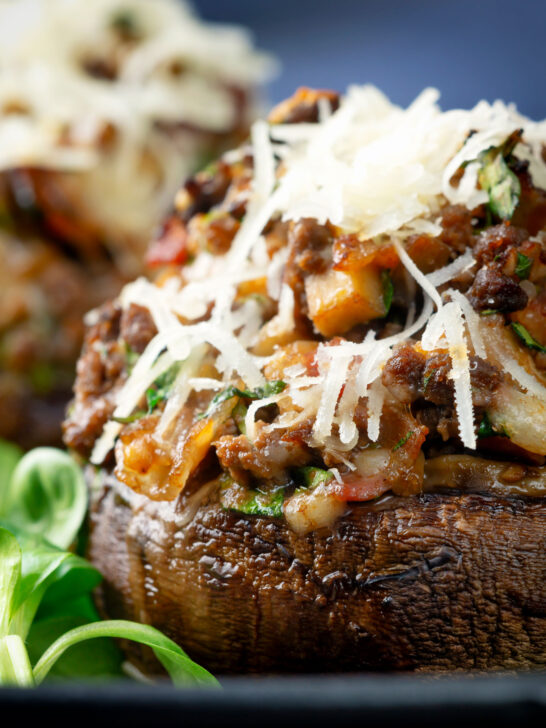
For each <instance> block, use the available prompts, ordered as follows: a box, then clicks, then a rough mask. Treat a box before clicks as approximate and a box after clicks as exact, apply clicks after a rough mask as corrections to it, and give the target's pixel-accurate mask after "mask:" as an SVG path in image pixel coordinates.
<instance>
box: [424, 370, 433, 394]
mask: <svg viewBox="0 0 546 728" xmlns="http://www.w3.org/2000/svg"><path fill="white" fill-rule="evenodd" d="M435 371H436V369H431V370H430V372H429V373H428V374H425V376H424V377H423V393H425V392H426V391H427V387H428V383H429V382H430V378H431V377H432V375H433V374H434V372H435Z"/></svg>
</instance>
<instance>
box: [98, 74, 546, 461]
mask: <svg viewBox="0 0 546 728" xmlns="http://www.w3.org/2000/svg"><path fill="white" fill-rule="evenodd" d="M437 99H438V92H437V91H435V90H433V89H428V90H425V91H424V92H423V93H422V94H421V95H420V96H419V97H418V98H417V99H416V100H415V101H414V103H413V104H411V106H410V107H409V108H408V109H402V108H400V107H398V106H395V105H393V104H391V103H390V102H389V101H388V99H387V98H386V97H385V96H384V95H383V94H381V93H380V92H379V91H378V90H377V89H375V88H374V87H371V86H364V87H353V88H351V89H349V91H348V93H347V95H346V96H345V98H344V99H342V101H341V104H340V107H339V109H338V110H337V111H335V112H333V113H331V110H330V109H324V108H322V109H321V114H320V121H319V123H317V124H283V125H269V126H268V125H267V124H266V123H265V122H263V121H260V122H257V123H256V124H255V125H254V127H253V131H252V146H253V154H254V178H253V186H252V189H251V192H250V198H249V203H248V207H247V215H246V217H245V220H244V222H243V224H242V226H241V228H240V229H239V231H238V233H237V235H236V237H235V239H234V241H233V244H232V246H231V249H230V250H229V252H228V253H227V254H226V255H225V256H211V255H209V254H207V253H202V254H201V255H200V256H199V257H198V259H197V260H196V262H195V263H194V264H192V265H191V266H189V267H187V268H186V269H185V270H184V271H183V273H182V275H181V277H180V279H179V280H175V279H170V280H169V281H168V282H167V284H166V285H165V286H164V287H163V288H157V287H156V286H154V285H153V284H150V283H148V282H145V281H137V282H135V283H134V284H131V285H130V286H128V287H127V288H126V289H125V291H124V292H123V295H122V297H121V304H122V306H124V307H127V306H128V305H129V304H130V303H131V302H138V303H139V304H140V305H145V306H147V307H148V308H149V310H150V312H151V315H152V317H153V319H154V322H155V324H156V326H157V329H158V334H157V336H156V337H155V338H154V340H153V341H152V342H150V344H149V346H148V348H147V350H146V351H145V352H144V354H143V355H142V357H141V360H140V361H139V364H137V366H136V367H135V369H134V370H133V372H132V374H131V376H130V377H129V379H128V381H127V383H126V384H125V386H124V387H123V388H122V390H121V391H120V392H119V395H118V399H117V409H116V411H115V415H116V416H127V415H129V414H130V413H131V411H132V410H133V409H134V407H135V406H136V404H137V402H138V399H139V397H141V396H142V395H143V394H144V392H145V389H146V387H147V386H148V385H149V383H150V382H151V381H153V378H154V376H157V374H158V373H159V371H160V370H161V371H163V370H164V369H165V368H167V366H168V365H169V363H170V362H172V361H176V360H182V359H183V360H185V361H186V365H185V367H186V366H187V372H186V373H184V372H185V367H183V368H182V370H181V374H180V375H179V378H178V380H177V383H176V386H175V388H174V392H173V393H172V394H171V399H170V401H169V403H168V404H167V407H166V409H165V411H164V413H163V415H162V422H161V423H160V426H159V432H160V433H163V434H164V433H166V432H167V431H168V426H169V424H170V423H171V422H172V418H173V417H175V416H176V412H177V411H179V410H180V408H181V407H182V406H183V404H184V402H185V401H186V399H187V396H188V395H189V393H190V391H191V388H192V385H189V381H190V380H189V377H194V376H195V374H194V373H195V371H196V369H197V368H198V360H199V356H202V355H203V354H202V352H203V348H202V347H203V342H206V343H207V344H209V345H211V346H213V347H215V348H216V349H218V351H219V352H220V356H219V357H218V360H217V364H216V366H217V368H218V370H219V371H220V372H222V373H223V381H224V382H229V381H230V378H232V377H233V376H234V375H235V374H236V375H237V376H239V377H241V378H242V379H243V380H244V382H245V384H246V385H247V386H248V387H253V386H256V385H257V384H259V383H260V382H262V381H263V374H262V368H263V366H264V365H265V363H266V362H267V360H265V359H260V358H259V357H256V356H253V355H252V354H250V353H249V349H250V348H251V346H252V343H253V342H254V337H255V334H256V333H257V330H258V329H259V327H260V322H261V320H260V314H259V311H258V310H256V308H253V306H252V305H251V304H250V303H248V304H245V305H244V306H243V307H242V308H239V309H237V310H236V311H232V304H233V300H234V296H235V290H236V286H237V285H238V284H239V283H241V282H243V281H246V280H252V279H254V278H260V277H263V276H265V277H267V281H268V293H269V294H270V295H271V296H272V297H273V298H275V299H276V300H277V301H278V303H279V312H278V315H277V317H276V319H275V320H274V322H275V325H276V326H278V327H279V329H284V330H285V331H289V330H290V328H291V327H292V328H293V326H294V319H293V306H294V300H293V293H292V291H291V290H290V289H288V286H286V284H283V283H282V270H283V266H284V263H285V262H286V251H282V250H281V251H279V252H278V253H277V254H276V255H275V257H274V258H273V259H272V260H269V259H268V257H267V255H266V253H265V243H264V239H263V237H262V235H261V233H262V230H263V228H264V226H265V225H266V223H267V222H268V221H269V220H270V219H271V218H272V217H275V216H276V217H278V218H281V219H283V220H298V219H300V218H302V217H313V218H316V219H317V220H318V221H319V222H321V223H325V222H326V221H329V222H330V223H332V224H334V225H336V226H337V227H338V228H339V229H340V231H341V232H352V233H356V234H357V235H358V236H360V237H361V238H362V240H369V239H370V238H372V239H373V238H376V239H378V240H379V239H382V240H384V239H385V236H388V238H389V239H390V240H391V241H392V242H393V244H394V246H395V249H396V251H397V253H398V256H399V259H400V261H401V263H402V264H403V265H404V266H405V268H406V269H407V272H408V273H409V275H410V276H412V277H413V278H414V279H415V281H416V283H417V284H418V285H419V286H420V287H421V289H422V291H423V299H424V305H423V308H422V310H421V311H420V312H419V313H418V315H417V317H415V312H413V311H412V310H410V312H409V315H408V320H407V322H406V326H405V328H404V330H403V331H402V332H401V333H399V334H396V335H395V336H390V337H388V338H384V339H376V337H375V333H374V332H372V331H370V332H369V333H368V334H367V336H366V337H365V339H364V341H363V342H362V343H358V344H357V343H352V342H348V341H345V342H342V343H341V344H340V345H338V346H325V345H321V346H319V349H318V354H317V358H316V361H317V365H318V371H319V373H318V375H317V376H315V377H310V376H308V375H307V373H306V372H305V371H303V369H301V370H300V369H297V368H296V369H295V370H293V371H291V370H288V371H287V372H286V373H285V376H284V380H285V381H286V383H287V387H286V389H285V390H284V391H283V392H282V393H281V394H278V395H274V397H271V398H268V399H267V400H256V401H254V402H253V403H252V405H251V406H250V407H249V410H248V413H247V418H246V428H247V435H248V436H249V437H250V439H252V438H253V436H254V416H255V413H256V412H257V410H258V409H259V408H260V406H263V405H264V404H266V403H271V402H274V401H275V402H279V401H281V400H283V399H284V398H290V400H291V401H292V405H293V406H292V407H291V408H285V409H286V411H285V412H284V413H283V414H281V415H280V416H279V417H278V418H277V420H276V421H275V422H274V423H272V424H270V425H268V427H288V426H290V425H293V424H294V423H295V422H296V421H298V420H299V419H305V418H307V417H313V418H314V427H313V438H314V441H315V443H316V444H317V445H320V446H323V447H327V448H329V449H330V450H331V452H335V453H336V454H337V455H338V459H339V461H340V462H345V463H346V464H347V465H348V466H349V467H351V463H350V461H349V460H347V459H346V458H344V456H343V453H344V452H348V451H349V450H351V449H352V448H353V447H354V446H355V445H356V443H357V441H358V436H359V433H358V430H357V427H356V425H355V423H354V421H353V418H354V412H355V407H356V405H357V403H358V401H359V399H360V398H362V397H364V398H367V400H368V425H367V427H368V431H367V435H368V437H369V438H370V439H371V440H372V441H375V440H377V439H378V436H379V432H380V422H381V414H382V408H383V402H384V398H385V394H386V391H385V389H384V387H383V385H382V384H381V372H382V369H383V367H384V365H385V363H386V361H387V360H388V358H389V357H390V356H391V354H392V349H393V347H394V346H395V345H397V344H399V343H401V342H403V341H405V340H407V339H408V338H410V337H411V336H412V335H414V334H416V333H418V332H422V347H423V349H424V350H427V351H432V350H434V349H437V348H441V349H443V350H447V351H448V352H449V355H450V358H451V364H452V368H451V378H452V379H453V382H454V389H455V403H456V411H457V417H458V424H459V432H460V437H461V440H462V442H463V444H464V445H465V446H466V447H469V448H475V447H476V435H475V423H474V413H473V404H472V392H471V386H470V369H469V356H470V354H471V353H475V354H477V355H479V356H485V355H486V351H485V347H484V343H483V340H482V336H481V333H480V322H479V317H478V316H477V315H476V314H475V313H474V311H473V309H472V307H471V306H470V304H469V302H468V301H467V299H466V298H465V297H464V296H463V295H462V294H460V293H459V292H457V291H453V290H448V291H446V292H445V293H444V294H443V296H442V295H440V292H439V291H438V287H439V286H441V285H444V284H446V283H448V282H449V281H450V280H451V279H452V278H453V277H455V276H456V275H458V274H459V273H461V272H463V271H465V270H468V269H469V268H470V267H472V265H473V264H474V260H473V258H472V255H471V253H470V252H469V251H468V252H466V253H464V254H463V255H461V256H460V257H459V258H458V259H456V260H455V261H453V262H451V263H450V264H449V265H447V266H445V267H444V268H443V269H441V270H436V271H434V272H433V273H431V274H429V275H424V274H423V273H422V272H421V271H420V270H419V268H418V267H417V266H416V265H415V263H413V261H412V260H411V258H410V257H409V255H408V254H407V252H406V250H405V248H404V241H405V239H406V238H407V237H408V236H410V235H412V234H415V233H427V234H431V235H435V234H438V233H439V232H440V230H441V228H440V227H439V224H438V222H437V213H438V211H439V210H440V208H441V207H442V206H443V205H445V204H446V203H448V202H451V203H457V204H462V205H465V206H466V207H467V208H468V209H473V208H474V207H476V206H477V205H478V204H481V203H483V202H485V201H486V200H487V197H486V195H485V192H484V191H482V190H480V189H479V188H478V186H477V173H478V163H477V162H476V161H475V160H476V158H477V157H478V155H479V153H480V152H481V151H484V150H486V149H488V148H489V147H491V146H494V145H500V144H501V143H502V142H503V141H504V140H505V139H506V138H507V137H508V136H509V135H510V134H511V133H512V132H513V131H514V130H515V129H520V128H521V129H523V139H524V142H522V143H520V144H518V146H517V147H516V149H515V152H514V153H515V155H516V156H518V157H519V158H521V159H526V160H529V162H530V167H529V169H530V173H531V176H532V177H533V180H534V182H535V184H536V185H537V186H546V164H545V163H544V160H543V158H542V148H543V144H544V143H545V142H546V123H544V122H542V123H535V122H532V121H531V120H529V119H527V118H525V117H523V116H521V115H520V114H519V113H518V112H517V111H516V109H515V107H513V106H507V105H505V104H503V103H501V102H499V101H497V102H495V103H494V104H489V103H487V102H484V101H482V102H480V103H479V104H478V105H477V106H476V107H475V108H474V109H471V110H469V111H464V110H454V111H448V112H442V111H441V110H440V108H439V107H438V105H437ZM276 160H280V162H279V163H278V164H277V162H276ZM463 164H464V172H463V174H462V177H460V179H459V180H458V183H457V184H454V182H453V175H454V173H455V172H456V171H457V170H459V169H460V168H461V165H463ZM287 289H288V290H287ZM210 304H212V305H213V310H212V315H211V318H210V320H209V321H207V322H206V323H202V322H200V323H195V324H192V323H191V321H195V320H196V319H198V318H200V317H201V316H203V314H204V312H205V311H206V310H207V306H209V305H210ZM180 317H183V319H184V320H185V321H186V322H189V323H185V324H181V323H180ZM270 323H271V322H270ZM199 347H201V348H200V349H199ZM196 351H200V352H201V353H200V354H199V355H198V356H197V358H196V355H195V352H196ZM143 361H144V362H145V363H143V364H141V362H143ZM151 367H153V368H155V369H154V371H153V372H152V369H151ZM506 371H509V373H510V374H511V375H512V376H513V377H514V378H515V380H516V381H517V382H518V383H519V385H520V386H521V387H522V388H524V389H526V390H528V391H530V392H531V391H533V392H536V391H537V389H540V392H541V396H544V394H545V393H546V392H545V391H544V387H542V385H540V384H539V383H538V382H537V381H536V380H535V379H534V378H533V377H532V376H531V375H529V374H528V373H527V372H526V371H525V370H524V369H523V368H522V367H521V366H519V365H518V364H517V363H516V362H512V363H509V365H508V366H507V367H506ZM191 372H193V373H191ZM530 379H531V380H533V383H532V384H531V383H530V382H529V380H530ZM192 381H193V382H194V384H195V385H198V386H200V387H201V388H207V387H208V388H210V389H219V388H220V387H221V386H222V385H221V384H219V383H214V382H213V383H211V382H210V380H206V381H202V382H201V384H198V380H192ZM334 425H337V427H336V428H334ZM119 427H120V426H119V425H115V423H109V424H108V425H107V427H106V429H105V431H104V433H103V435H102V437H101V438H100V439H99V440H98V441H97V444H96V447H95V450H94V452H93V455H92V461H93V462H95V463H100V462H102V459H103V458H104V456H105V455H106V453H107V452H108V451H109V450H110V449H111V448H112V447H113V444H114V441H115V437H116V435H117V433H118V432H119ZM352 467H354V466H352Z"/></svg>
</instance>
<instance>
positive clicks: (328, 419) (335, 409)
mask: <svg viewBox="0 0 546 728" xmlns="http://www.w3.org/2000/svg"><path fill="white" fill-rule="evenodd" d="M340 103H341V106H342V109H343V105H344V104H345V107H347V106H348V105H350V103H351V101H350V100H346V101H341V102H340V98H339V97H338V96H337V95H335V94H332V93H326V92H314V91H310V90H308V89H302V90H300V91H299V92H298V94H296V96H295V97H294V98H293V99H291V100H289V101H288V102H285V103H284V104H282V105H281V106H280V107H278V108H277V109H276V110H275V111H274V112H273V113H272V115H271V120H270V124H269V126H266V125H265V124H264V123H263V122H260V123H258V124H257V125H256V127H255V128H254V130H253V136H252V146H248V147H242V148H241V149H240V150H238V151H237V152H232V153H230V154H229V155H226V156H225V157H223V158H222V159H221V160H220V161H219V162H218V163H216V164H214V165H211V166H210V167H209V168H207V169H206V170H205V171H203V172H200V173H199V174H197V175H196V176H195V177H193V178H191V179H190V180H188V181H187V182H186V183H185V185H184V187H183V188H182V190H181V191H180V193H179V194H178V196H177V198H176V204H175V208H174V210H173V212H172V215H171V217H170V218H169V219H168V220H167V222H166V223H165V225H164V227H163V230H162V233H161V235H160V236H159V237H158V239H157V240H155V241H154V243H153V245H152V247H151V250H150V256H149V257H150V259H151V260H152V262H155V263H156V264H159V263H161V264H162V265H163V269H162V272H161V273H160V275H159V276H158V278H157V280H156V282H155V284H149V283H146V282H144V281H136V282H135V283H134V284H131V285H130V286H128V287H126V289H125V290H124V292H123V293H122V295H121V297H120V300H119V301H118V302H116V303H115V304H113V305H108V306H106V307H104V308H103V309H102V310H101V311H100V313H99V314H98V316H97V320H96V322H95V323H94V325H92V326H91V327H90V328H89V330H88V332H87V337H86V343H85V347H84V352H83V354H82V357H81V359H80V363H79V366H78V379H77V382H76V387H75V399H74V402H73V405H72V408H71V411H70V414H69V417H68V419H67V421H66V423H65V440H66V443H67V444H68V446H69V447H70V448H72V449H74V450H76V451H77V452H78V453H80V455H81V456H82V457H84V458H88V459H90V460H91V462H92V463H95V464H97V465H100V464H102V463H103V462H104V463H110V465H111V466H113V467H114V468H115V474H116V476H117V478H118V479H119V481H121V482H122V483H125V484H126V485H129V486H130V487H131V488H132V489H133V490H136V491H138V492H139V493H142V494H145V495H146V496H148V497H149V498H151V499H154V500H172V499H176V498H178V497H179V496H180V494H181V493H182V492H183V491H185V493H186V494H191V493H194V492H198V491H199V489H200V488H202V487H203V486H204V485H205V484H212V486H211V487H210V488H209V490H208V494H209V497H214V498H215V499H216V501H217V502H218V503H219V504H220V505H221V506H222V507H223V508H225V509H227V510H231V511H238V512H241V513H244V514H247V515H258V516H259V515H262V516H264V517H271V518H285V519H286V520H287V522H288V525H289V526H290V527H291V528H293V529H294V530H296V531H303V532H306V531H310V530H314V529H316V528H320V527H321V526H324V525H328V524H331V523H333V522H334V521H335V520H336V519H337V518H338V517H339V516H340V515H341V514H343V512H344V504H346V503H348V502H355V501H356V502H368V501H373V500H374V499H377V498H382V497H385V494H388V493H394V494H396V495H402V496H403V495H406V496H408V495H411V494H418V493H421V492H424V491H431V490H437V489H440V490H442V491H443V492H445V493H446V494H450V493H460V492H464V491H469V492H470V491H472V492H481V493H486V494H502V495H504V496H511V495H517V496H525V495H528V496H533V497H537V496H543V495H544V490H545V488H546V479H545V468H544V459H545V455H546V435H545V434H544V432H545V430H544V425H545V422H546V416H545V412H546V410H545V405H544V399H543V395H544V392H546V387H545V385H546V378H545V369H546V317H545V311H546V304H545V295H546V294H545V288H544V284H545V281H546V244H545V240H546V233H543V231H542V228H540V229H537V217H538V218H540V209H541V207H540V205H541V204H542V200H543V192H542V190H540V189H539V188H538V187H537V186H536V185H535V184H534V183H533V179H532V177H531V175H530V173H529V169H528V164H527V163H524V162H522V161H521V160H520V159H518V156H517V153H518V149H519V147H518V146H515V147H514V140H515V141H516V143H519V144H524V143H525V130H524V131H523V137H522V136H521V134H520V132H518V131H517V129H515V130H514V129H511V128H509V126H510V124H511V123H512V122H511V121H507V122H506V124H507V125H508V126H507V133H506V135H505V136H506V139H502V140H499V145H498V147H488V148H487V149H483V150H482V149H478V152H476V154H475V155H474V156H473V157H472V156H471V155H470V156H469V155H466V156H464V152H465V146H466V144H470V140H472V139H474V140H475V138H476V137H477V136H479V133H480V132H476V134H474V135H473V136H470V137H468V138H467V139H465V138H462V139H461V140H460V143H459V145H458V147H455V148H454V149H453V153H452V155H451V158H450V159H447V160H446V164H448V163H452V159H453V158H454V157H455V156H456V155H459V156H460V157H461V162H460V164H459V167H457V166H455V167H453V168H452V170H451V174H452V178H451V179H448V188H447V192H446V189H445V185H444V188H443V189H442V190H441V191H439V192H438V193H437V195H436V197H435V198H434V200H433V201H432V202H429V207H430V210H429V212H426V213H421V214H419V215H417V216H416V220H413V221H412V222H411V221H408V222H407V223H406V224H405V225H404V224H402V225H401V226H399V227H396V224H395V225H394V226H393V225H391V226H390V227H389V226H388V225H387V226H386V227H385V230H384V231H383V230H382V229H381V228H379V230H378V232H377V233H376V234H375V235H373V234H370V233H366V229H368V230H369V229H370V228H372V229H373V225H370V224H369V223H364V222H363V223H362V224H361V229H360V231H356V232H350V231H347V230H346V229H344V224H343V223H342V222H340V223H336V224H334V223H333V222H332V220H328V219H327V220H321V219H318V218H316V217H313V216H312V215H310V214H309V212H310V210H311V208H312V204H311V203H309V204H307V208H306V207H305V205H304V204H302V210H306V212H305V213H304V214H303V215H300V216H298V215H296V214H293V213H292V212H290V208H289V207H284V208H283V203H282V202H280V203H279V205H278V207H275V205H274V204H273V203H271V200H273V199H275V194H278V195H279V199H281V197H280V193H279V192H278V191H277V192H275V187H274V185H273V182H274V175H276V178H277V182H276V183H275V186H278V189H280V190H281V191H282V189H283V184H285V185H286V186H287V187H288V185H289V181H290V175H291V174H292V175H295V170H296V169H299V168H298V165H300V167H301V164H302V163H301V160H300V158H299V156H298V154H299V155H300V156H301V150H299V152H298V147H297V144H300V145H301V144H302V143H303V142H305V143H307V144H309V145H311V141H309V140H308V139H311V138H312V134H313V127H316V129H317V130H318V132H317V133H320V131H321V130H322V129H323V128H324V129H326V127H327V126H328V124H332V123H333V120H335V118H336V115H337V114H341V113H342V111H338V107H339V106H340ZM352 103H353V104H356V102H355V101H354V100H353V102H352ZM437 113H439V114H440V112H437ZM469 113H471V112H469ZM440 115H441V114H440ZM300 123H301V124H302V125H301V126H299V124H300ZM298 129H301V132H298ZM512 131H515V134H516V136H514V134H512ZM516 132H517V133H516ZM518 134H519V136H518ZM516 137H517V139H516ZM298 139H299V140H300V141H299V142H294V140H298ZM291 144H294V150H291V148H290V147H291ZM328 153H330V154H332V153H333V152H331V151H330V150H329V152H328ZM461 155H462V156H461ZM541 161H542V160H541ZM536 164H538V161H537V162H535V165H536ZM542 164H543V161H542ZM488 165H495V169H494V170H493V171H491V170H490V168H489V166H488ZM473 166H474V167H477V174H476V172H475V174H476V181H475V183H474V187H473V188H472V190H471V191H470V193H468V194H467V197H468V201H465V200H463V199H462V197H461V194H459V192H460V191H461V189H462V188H463V186H465V187H468V182H467V180H466V176H465V175H467V174H468V173H469V168H472V167H473ZM497 168H498V169H497ZM268 175H270V177H268ZM491 175H492V177H491ZM495 175H497V177H499V179H497V177H495ZM302 179H304V178H302ZM268 180H269V181H268ZM301 184H304V182H303V181H302V183H301ZM340 184H341V182H340ZM268 185H269V187H268ZM495 185H497V186H496V187H495ZM499 185H501V187H502V185H504V187H502V189H499V188H498V186H499ZM504 188H507V189H504ZM485 191H487V194H485ZM284 204H285V205H286V203H284ZM268 205H270V208H268ZM264 210H268V212H266V213H265V214H264ZM537 210H538V213H537ZM378 214H379V210H378ZM383 214H384V216H386V215H387V213H386V212H383ZM283 215H284V219H283ZM512 217H514V220H516V221H517V225H516V224H515V223H513V222H512V221H511V218H512ZM410 223H411V224H410ZM350 226H351V227H353V228H354V227H355V224H354V221H353V220H351V224H350ZM412 226H413V227H412ZM406 229H407V232H405V230H406ZM416 230H418V231H419V232H415V231H416ZM260 233H261V235H260ZM425 275H428V278H425ZM431 289H432V291H431ZM431 298H432V300H433V305H432V304H431ZM427 306H428V307H429V308H428V312H427V310H426V309H427ZM434 309H436V312H434ZM420 315H421V318H422V320H421V321H420V325H419V321H418V318H419V316H420ZM415 321H418V323H417V324H415V323H414V322H415ZM406 332H407V333H406Z"/></svg>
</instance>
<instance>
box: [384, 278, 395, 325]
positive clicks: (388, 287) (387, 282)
mask: <svg viewBox="0 0 546 728" xmlns="http://www.w3.org/2000/svg"><path fill="white" fill-rule="evenodd" d="M381 283H382V285H383V303H384V304H385V316H386V315H387V314H388V313H389V311H390V309H391V304H392V297H393V294H394V286H393V285H392V278H391V274H390V271H388V270H383V271H381Z"/></svg>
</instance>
